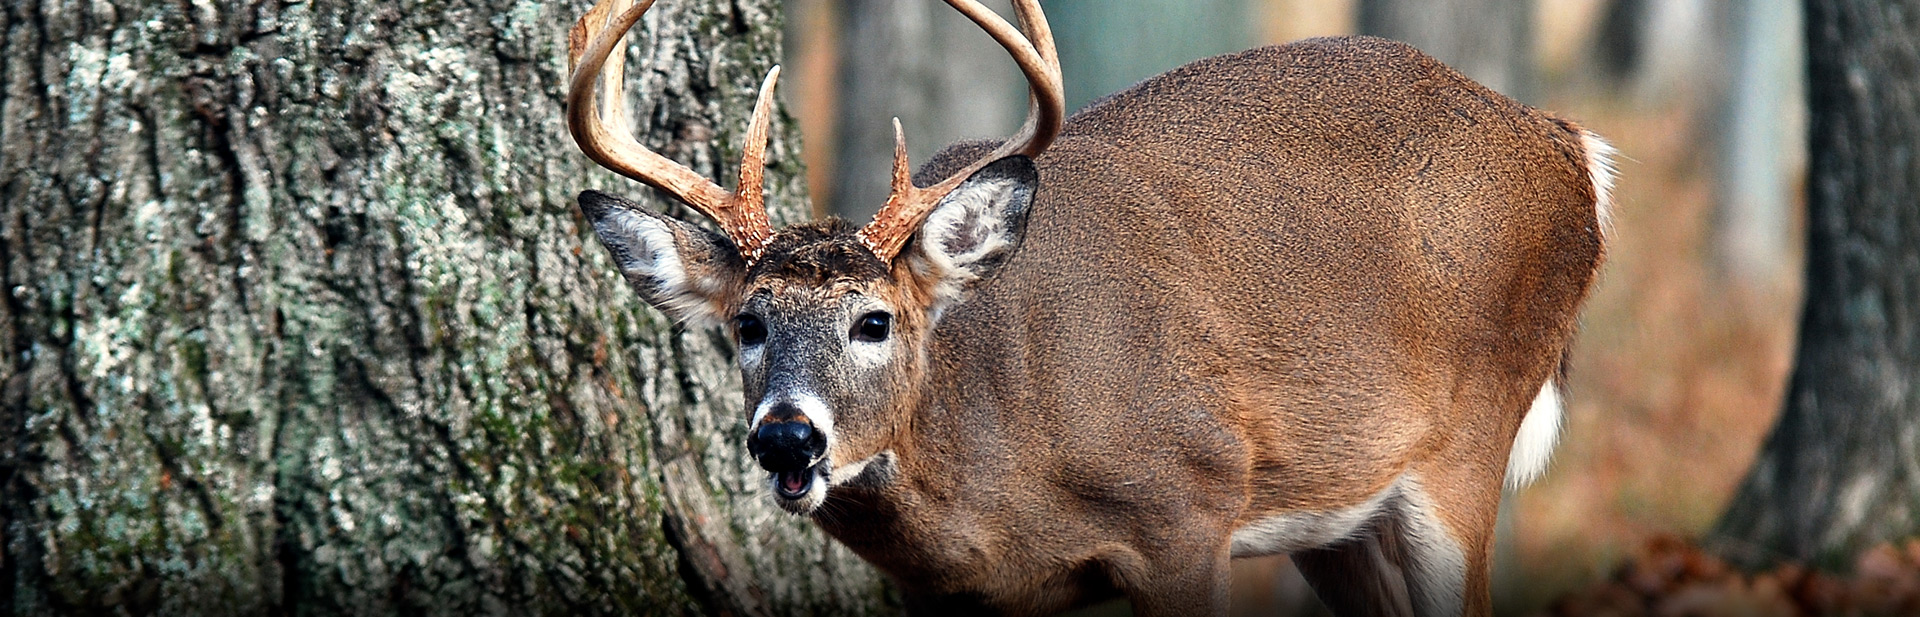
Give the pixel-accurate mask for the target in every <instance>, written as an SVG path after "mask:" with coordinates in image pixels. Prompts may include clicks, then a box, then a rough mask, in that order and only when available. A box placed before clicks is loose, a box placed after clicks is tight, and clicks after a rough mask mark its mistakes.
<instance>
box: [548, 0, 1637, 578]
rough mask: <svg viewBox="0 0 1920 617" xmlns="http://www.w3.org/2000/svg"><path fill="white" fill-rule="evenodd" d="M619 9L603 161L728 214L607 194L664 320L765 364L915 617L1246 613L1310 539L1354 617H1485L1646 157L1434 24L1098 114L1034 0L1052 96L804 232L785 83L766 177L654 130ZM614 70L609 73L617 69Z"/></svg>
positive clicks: (598, 10)
mask: <svg viewBox="0 0 1920 617" xmlns="http://www.w3.org/2000/svg"><path fill="white" fill-rule="evenodd" d="M617 2H624V0H603V1H602V2H601V3H600V4H599V5H597V6H595V7H594V8H593V9H592V10H591V11H589V12H588V13H587V15H586V16H585V17H582V18H581V20H580V21H579V23H577V24H576V25H575V26H574V29H573V30H572V31H571V34H570V38H569V40H570V45H569V53H570V57H571V59H572V63H573V66H574V69H573V71H572V75H571V81H570V83H569V87H568V96H567V123H568V127H569V130H570V131H571V133H572V135H573V137H574V139H575V140H576V142H577V143H578V145H579V146H580V148H581V150H582V151H583V152H585V153H586V154H587V156H588V157H590V158H591V159H592V160H593V161H595V162H597V163H598V164H599V165H601V166H604V167H605V168H607V169H610V170H612V171H615V172H617V173H619V174H621V175H624V176H627V177H629V178H632V179H634V180H637V181H639V182H641V183H644V184H646V185H649V186H651V187H653V188H655V189H658V190H660V191H663V192H665V193H666V194H667V195H670V196H672V197H673V198H676V199H678V200H680V201H681V202H684V203H685V204H687V205H688V206H690V207H691V208H692V209H693V210H695V211H698V212H700V213H701V214H702V215H703V216H705V217H706V218H709V219H711V220H712V222H713V223H714V224H715V227H717V229H711V228H708V227H706V226H703V225H702V224H700V223H698V222H697V221H688V220H681V219H678V218H675V217H672V216H668V215H665V214H662V213H658V212H654V211H651V210H649V209H648V208H646V207H643V206H641V205H639V204H637V203H635V202H632V201H628V200H626V199H623V198H620V197H617V196H614V195H610V194H607V193H602V192H597V191H586V192H583V193H581V194H580V195H579V197H578V205H579V208H580V212H581V213H582V216H583V217H584V219H583V220H585V221H587V222H588V223H590V226H591V228H592V229H593V231H594V235H595V236H596V237H597V238H598V240H599V242H600V243H601V244H603V245H604V246H605V248H606V249H607V251H608V252H609V254H610V255H611V256H612V260H613V262H614V264H615V266H616V267H617V268H618V270H619V271H620V273H621V274H622V275H623V277H624V278H625V280H626V281H627V282H628V283H629V284H630V286H631V287H632V289H633V290H634V291H635V292H636V293H637V295H638V296H639V297H640V298H641V299H643V300H644V301H645V302H646V303H647V304H649V305H651V306H652V307H655V308H656V309H658V310H659V311H661V312H662V313H664V314H665V315H666V316H668V317H670V318H672V319H675V320H679V321H681V322H684V323H686V324H688V326H689V327H703V328H721V329H724V331H725V332H726V333H727V335H728V337H729V338H730V340H731V341H732V342H733V344H734V345H735V346H736V348H737V355H735V361H736V362H737V364H738V365H739V370H740V375H741V384H742V389H743V391H744V399H745V400H744V407H743V413H742V415H743V416H744V421H745V422H746V425H747V435H748V437H747V439H746V443H745V444H744V445H745V448H746V449H747V451H748V452H749V453H750V455H751V457H752V459H753V460H754V461H755V462H757V464H758V465H759V466H760V467H761V468H762V469H763V470H764V471H765V473H766V474H767V476H766V477H767V480H766V487H767V493H768V496H769V498H770V499H772V500H773V501H774V502H775V503H776V504H777V505H778V506H779V507H780V508H782V509H784V510H785V511H787V512H790V513H792V514H794V515H798V516H804V517H809V518H811V519H812V522H813V523H814V524H816V525H817V526H818V527H819V528H821V529H823V530H824V531H825V532H826V533H827V534H828V535H830V536H831V537H832V538H834V539H835V540H836V541H838V542H839V543H841V544H844V545H845V546H846V547H848V548H850V549H851V550H852V551H854V552H855V553H857V554H858V555H859V556H861V558H863V559H864V560H866V561H867V562H869V563H871V564H872V565H874V566H875V567H876V568H878V569H879V570H880V571H881V572H883V573H885V574H886V575H887V576H888V577H889V578H890V580H891V581H892V582H893V583H894V584H895V585H897V587H898V588H899V589H900V591H901V592H902V595H903V596H904V598H905V602H906V605H907V606H906V608H907V609H908V610H909V611H910V612H913V613H916V614H1004V615H1043V614H1052V613H1056V612H1060V611H1065V610H1070V609H1073V608H1075V607H1082V606H1087V605H1089V604H1092V603H1096V602H1102V601H1106V600H1108V599H1111V598H1115V597H1124V598H1126V599H1127V600H1128V601H1130V602H1131V603H1132V605H1133V607H1134V610H1135V611H1137V612H1138V613H1139V614H1142V615H1202V614H1216V615H1217V614H1222V613H1224V612H1225V610H1226V606H1227V601H1228V591H1229V582H1230V581H1229V572H1230V568H1231V560H1233V559H1235V558H1242V557H1252V556H1263V555H1282V554H1284V555H1289V556H1290V557H1291V559H1292V560H1293V561H1294V562H1295V564H1297V566H1298V568H1299V570H1300V571H1301V572H1302V573H1303V574H1304V575H1305V577H1306V578H1307V580H1308V582H1309V583H1310V584H1311V585H1312V587H1313V588H1314V590H1315V592H1316V594H1317V595H1318V596H1319V597H1320V599H1321V600H1322V601H1323V602H1324V603H1325V604H1327V605H1328V606H1329V607H1330V608H1331V609H1333V610H1334V612H1336V613H1338V614H1342V615H1357V614H1411V615H1460V614H1469V615H1486V614H1489V613H1490V611H1491V596H1490V592H1489V579H1490V576H1491V574H1490V573H1491V568H1492V558H1491V553H1492V548H1493V536H1494V522H1495V518H1496V513H1497V510H1498V504H1499V501H1500V499H1501V497H1502V495H1503V492H1504V491H1506V490H1510V489H1512V488H1517V487H1520V486H1523V485H1525V484H1526V483H1527V482H1528V481H1529V480H1531V479H1532V478H1534V477H1535V476H1538V475H1539V474H1540V473H1542V471H1543V469H1544V468H1545V467H1546V465H1547V463H1548V458H1549V454H1550V452H1551V450H1552V448H1553V446H1554V444H1555V442H1556V441H1557V440H1558V434H1559V425H1560V423H1561V418H1562V416H1563V415H1564V410H1563V407H1564V405H1563V400H1562V395H1561V390H1562V389H1563V384H1564V380H1565V379H1564V369H1565V366H1566V358H1567V353H1568V350H1569V348H1570V345H1571V344H1572V340H1573V338H1574V334H1575V330H1576V325H1577V324H1576V320H1577V317H1578V313H1579V307H1580V305H1581V303H1582V301H1583V300H1584V298H1585V297H1586V295H1587V293H1588V291H1589V288H1590V287H1591V286H1592V284H1593V281H1594V277H1595V273H1596V271H1597V270H1598V268H1599V266H1600V264H1601V261H1602V258H1603V253H1604V245H1605V236H1606V233H1608V232H1607V231H1606V229H1607V227H1608V222H1607V221H1608V217H1609V209H1610V208H1611V197H1610V192H1611V190H1612V184H1613V181H1614V171H1613V167H1612V163H1611V160H1612V156H1613V150H1612V148H1611V147H1610V146H1608V145H1607V143H1606V142H1605V141H1604V140H1603V139H1601V138H1600V137H1599V136H1598V135H1596V134H1595V133H1593V132H1591V131H1589V130H1587V129H1585V128H1582V127H1581V126H1579V125H1577V124H1575V123H1573V122H1571V121H1568V120H1564V119H1560V118H1558V117H1556V116H1553V115H1550V114H1548V113H1547V112H1543V111H1540V110H1537V109H1534V108H1532V107H1528V106H1526V105H1523V104H1521V103H1519V102H1516V101H1514V100H1512V99H1510V98H1508V97H1506V96H1503V95H1501V94H1498V93H1496V92H1493V91H1491V90H1489V89H1487V88H1485V87H1483V86H1481V85H1479V84H1477V83H1474V82H1473V81H1471V80H1469V79H1468V78H1466V77H1464V76H1462V75H1460V74H1459V73H1457V72H1455V71H1453V70H1452V69H1450V68H1448V67H1447V66H1445V65H1443V64H1442V63H1440V62H1439V61H1437V60H1435V59H1433V58H1431V57H1428V56H1426V55H1424V54H1422V53H1420V52H1419V51H1417V50H1415V49H1414V48H1412V47H1410V46H1407V45H1405V44H1402V43H1397V42H1393V41H1388V40H1385V39H1379V38H1370V37H1334V38H1318V39H1311V40H1306V41H1301V42H1296V43H1291V44H1286V45H1279V46H1269V47H1261V48H1257V49H1253V50H1249V51H1244V52H1240V53H1234V54H1228V55H1223V56H1217V57H1213V58H1207V59H1203V60H1199V61H1197V62H1194V63H1192V64H1189V65H1186V66H1183V67H1180V68H1176V69H1173V70H1171V71H1169V72H1166V73H1163V74H1161V75H1158V76H1155V77H1152V78H1149V79H1147V80H1145V81H1142V82H1140V83H1139V84H1137V85H1134V86H1132V87H1131V88H1128V89H1126V90H1123V91H1121V92H1118V93H1115V94H1112V95H1110V96H1107V97H1106V98H1103V99H1100V100H1098V101H1096V102H1094V103H1092V104H1090V105H1088V106H1087V107H1085V108H1084V109H1082V110H1080V111H1078V112H1077V113H1075V114H1074V115H1073V116H1071V117H1068V116H1067V115H1066V113H1065V109H1064V103H1063V101H1064V98H1063V93H1062V86H1061V78H1060V65H1059V60H1058V55H1057V52H1056V50H1055V47H1054V41H1053V37H1052V34H1051V31H1050V30H1049V28H1048V25H1047V21H1046V17H1045V15H1044V14H1043V13H1042V12H1041V9H1040V7H1039V5H1038V2H1037V1H1036V0H1015V1H1014V2H1013V8H1014V13H1015V19H1016V20H1017V21H1018V22H1019V23H1020V25H1019V26H1018V27H1016V26H1014V25H1013V24H1011V23H1009V22H1008V21H1007V20H1006V19H1004V18H1003V17H1001V16H999V15H998V14H996V13H995V12H993V11H992V10H989V9H986V8H983V7H982V6H981V5H980V4H978V3H977V2H976V1H975V0H946V2H947V4H948V5H950V6H951V7H952V8H953V9H955V10H958V11H959V12H960V13H962V14H964V15H965V16H966V17H968V18H969V19H970V20H972V21H973V22H974V23H975V24H977V25H978V26H979V27H980V28H981V29H982V30H984V31H986V33H987V34H988V35H989V36H991V37H992V38H993V39H994V40H996V41H997V42H998V43H999V44H1000V45H1001V46H1002V47H1004V48H1005V49H1006V51H1007V52H1008V53H1009V55H1011V56H1012V58H1013V60H1014V61H1015V63H1016V64H1017V65H1018V66H1019V68H1020V71H1021V72H1022V73H1023V74H1024V75H1025V77H1026V80H1027V81H1028V86H1029V94H1030V96H1029V101H1030V104H1029V109H1028V117H1027V120H1026V122H1025V124H1024V125H1023V126H1021V128H1020V129H1019V130H1018V131H1017V132H1016V133H1015V134H1014V135H1012V136H1011V137H1009V138H1006V139H1004V140H985V141H963V142H959V143H956V144H952V145H949V146H947V147H946V148H944V149H943V150H941V151H940V152H939V153H938V154H936V155H934V156H932V157H931V160H929V161H928V162H927V163H926V164H925V165H923V166H921V167H919V168H918V169H917V170H914V169H912V167H911V165H910V164H909V161H908V157H907V152H906V146H905V144H906V141H905V136H904V135H903V134H902V132H901V131H900V130H899V121H898V119H895V120H894V125H895V157H894V158H895V160H894V165H893V169H892V170H891V171H892V174H891V178H890V181H891V187H892V190H891V193H890V196H889V197H888V198H887V201H886V202H885V204H884V205H883V206H882V207H881V209H880V211H879V212H878V213H877V214H875V215H874V216H873V219H872V220H871V221H870V222H867V223H866V224H864V225H860V226H855V225H854V224H852V223H849V222H847V221H845V220H841V219H839V218H826V219H824V220H817V221H811V222H804V223H798V224H794V225H790V226H787V227H785V228H783V229H777V230H776V229H773V228H772V226H771V225H770V223H769V222H768V221H769V219H768V217H767V214H766V210H765V199H764V182H765V180H764V167H765V165H766V162H765V156H766V150H765V149H766V142H767V139H768V128H769V126H770V122H771V121H772V120H771V116H772V113H773V106H774V103H773V98H772V93H773V89H774V86H775V83H776V82H777V80H778V77H779V68H778V67H774V68H773V70H771V71H770V72H769V73H768V75H767V77H766V79H765V82H764V84H763V85H762V86H761V89H760V93H759V98H758V101H757V103H756V104H755V106H754V110H753V115H752V117H751V119H750V120H749V124H748V127H749V128H748V130H747V132H746V137H745V139H746V144H745V145H744V146H743V148H742V152H743V154H742V160H741V162H740V170H739V179H738V184H737V185H736V187H735V188H734V189H733V190H727V189H725V188H722V187H721V186H719V185H718V184H716V183H715V182H713V181H711V180H708V179H706V178H705V177H703V176H702V175H701V174H699V173H698V172H695V171H693V170H692V169H689V168H687V167H685V166H683V165H680V164H678V163H676V162H674V161H672V160H670V159H668V158H666V157H665V156H662V155H660V154H658V153H656V152H654V151H653V150H651V149H649V148H647V147H645V146H643V145H642V144H640V143H639V142H638V140H637V139H636V138H635V137H634V136H633V135H634V131H633V129H632V128H631V126H629V125H628V123H627V121H626V115H625V113H626V112H625V110H624V105H625V99H624V94H623V88H624V82H623V77H622V75H621V73H622V72H623V65H621V64H620V62H621V60H620V58H621V57H622V56H623V55H624V52H620V50H621V49H623V45H624V44H623V43H622V42H621V41H622V40H623V39H622V37H623V36H625V34H626V33H627V32H628V30H629V29H631V28H632V27H633V25H634V23H635V22H637V21H638V20H639V19H640V16H641V15H642V14H643V13H645V12H646V11H647V10H648V8H649V7H651V6H652V4H653V1H652V0H639V1H638V2H637V3H635V4H633V5H632V6H631V7H628V8H621V7H622V6H624V5H623V4H618V5H617V4H615V3H617ZM610 57H611V58H613V60H609V58H610Z"/></svg>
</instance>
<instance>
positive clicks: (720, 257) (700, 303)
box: [580, 191, 747, 326]
mask: <svg viewBox="0 0 1920 617" xmlns="http://www.w3.org/2000/svg"><path fill="white" fill-rule="evenodd" d="M580 211H581V212H582V213H585V214H586V215H587V221H589V222H591V223H593V231H594V234H595V235H598V236H599V237H600V244H602V245H604V246H606V247H607V251H608V252H611V253H613V261H614V264H615V265H616V266H618V267H619V268H620V273H621V274H622V275H625V276H626V277H627V282H628V283H630V284H632V285H633V289H634V291H636V292H639V293H640V297H641V298H643V299H645V300H646V301H647V303H648V304H652V305H653V306H654V308H658V309H660V311H661V312H663V313H666V314H667V316H668V317H671V318H673V319H675V320H679V321H685V322H689V323H693V324H697V325H702V326H707V325H716V324H719V323H722V322H723V321H724V320H725V319H726V316H725V315H722V310H723V308H724V306H725V302H726V299H727V294H728V292H729V291H730V290H731V289H732V288H733V287H734V286H736V285H738V284H739V283H740V281H741V279H742V278H743V277H745V276H746V267H747V265H746V261H745V260H743V259H741V258H740V251H739V250H738V249H736V248H734V246H733V243H732V242H729V241H728V240H727V239H726V238H724V237H722V236H720V234H716V233H714V232H711V231H707V230H706V229H702V228H700V227H696V226H694V225H690V224H687V223H685V222H682V221H679V220H677V219H674V218H672V217H668V216H665V215H661V214H656V213H654V212H652V211H649V210H647V209H646V208H643V207H641V206H640V205H638V204H635V203H633V202H630V201H627V200H625V199H621V198H619V197H614V196H612V195H608V194H606V193H601V192H599V191H586V192H583V193H581V194H580Z"/></svg>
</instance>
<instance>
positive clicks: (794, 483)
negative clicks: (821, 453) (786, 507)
mask: <svg viewBox="0 0 1920 617" xmlns="http://www.w3.org/2000/svg"><path fill="white" fill-rule="evenodd" d="M819 471H820V466H819V465H815V466H812V467H808V468H806V469H801V470H798V471H782V472H777V473H775V474H773V489H774V491H776V492H778V493H780V498H781V499H786V500H788V501H796V500H799V499H801V498H804V497H806V496H807V493H808V492H809V491H812V490H813V483H814V478H815V477H817V476H819V475H820V473H819Z"/></svg>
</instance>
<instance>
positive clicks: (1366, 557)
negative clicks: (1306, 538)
mask: <svg viewBox="0 0 1920 617" xmlns="http://www.w3.org/2000/svg"><path fill="white" fill-rule="evenodd" d="M1394 528H1395V525H1394V521H1393V519H1392V517H1391V516H1387V517H1382V520H1380V521H1378V522H1377V523H1376V524H1374V525H1370V526H1368V527H1367V528H1366V529H1365V530H1363V531H1362V532H1361V533H1360V535H1359V536H1357V537H1354V538H1350V539H1348V540H1345V541H1343V542H1340V543H1337V544H1334V545H1331V546H1325V547H1321V548H1317V549H1313V550H1308V551H1300V552H1297V553H1294V554H1293V556H1292V557H1293V565H1294V566H1295V567H1297V568H1299V569H1300V574H1301V575H1302V576H1304V577H1306V579H1307V583H1308V584H1309V585H1312V586H1313V592H1314V595H1316V596H1319V597H1320V601H1321V602H1322V603H1324V604H1326V605H1327V608H1328V609H1331V610H1332V611H1333V614H1335V615H1339V616H1341V617H1352V616H1358V615H1367V616H1372V615H1413V614H1414V612H1413V605H1412V604H1411V603H1410V601H1409V596H1408V593H1407V591H1408V590H1407V581H1406V577H1405V576H1404V572H1403V571H1402V568H1401V565H1400V564H1401V559H1402V555H1401V554H1400V553H1401V546H1400V545H1399V544H1398V540H1399V536H1398V534H1397V533H1396V532H1395V529H1394Z"/></svg>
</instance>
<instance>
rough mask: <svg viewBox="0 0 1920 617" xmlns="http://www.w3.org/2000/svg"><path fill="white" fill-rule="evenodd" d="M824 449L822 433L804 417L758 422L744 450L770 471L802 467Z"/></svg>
mask: <svg viewBox="0 0 1920 617" xmlns="http://www.w3.org/2000/svg"><path fill="white" fill-rule="evenodd" d="M826 449H827V440H826V436H824V435H822V434H820V432H819V431H816V430H813V426H812V425H811V424H809V423H807V421H806V420H804V419H796V420H786V421H766V422H762V423H761V424H760V428H758V429H755V430H754V431H753V434H752V435H748V436H747V452H748V453H749V454H752V455H753V458H754V459H756V460H758V461H760V468H761V469H765V470H767V471H771V472H774V473H782V472H789V471H800V470H803V469H806V468H807V465H808V464H809V463H811V462H813V459H815V458H818V457H819V456H820V454H821V453H822V452H825V451H826Z"/></svg>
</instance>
